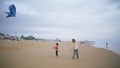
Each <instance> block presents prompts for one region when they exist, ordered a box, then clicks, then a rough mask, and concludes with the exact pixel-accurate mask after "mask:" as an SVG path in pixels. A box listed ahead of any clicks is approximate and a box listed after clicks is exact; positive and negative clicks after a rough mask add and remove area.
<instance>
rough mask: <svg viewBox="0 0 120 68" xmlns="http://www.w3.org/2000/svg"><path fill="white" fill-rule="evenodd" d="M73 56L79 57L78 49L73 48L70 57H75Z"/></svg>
mask: <svg viewBox="0 0 120 68" xmlns="http://www.w3.org/2000/svg"><path fill="white" fill-rule="evenodd" d="M75 56H76V58H77V59H78V58H79V53H78V49H74V50H73V57H72V58H73V59H75Z"/></svg>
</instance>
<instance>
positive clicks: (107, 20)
mask: <svg viewBox="0 0 120 68" xmlns="http://www.w3.org/2000/svg"><path fill="white" fill-rule="evenodd" d="M10 4H15V6H16V10H17V14H16V17H10V18H6V14H5V13H4V11H9V10H8V6H9V5H10ZM0 32H2V33H7V34H12V35H18V36H20V35H22V34H23V35H26V36H27V35H33V36H35V37H39V38H49V39H56V38H59V39H61V40H71V39H72V38H76V39H77V40H91V41H104V42H111V41H114V42H115V41H118V42H120V0H0Z"/></svg>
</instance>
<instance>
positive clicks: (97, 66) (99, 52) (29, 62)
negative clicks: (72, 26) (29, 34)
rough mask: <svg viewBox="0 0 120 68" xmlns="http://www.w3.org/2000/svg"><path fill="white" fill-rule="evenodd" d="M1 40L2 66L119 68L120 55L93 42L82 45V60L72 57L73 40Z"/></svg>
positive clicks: (10, 67) (24, 67) (80, 48)
mask: <svg viewBox="0 0 120 68" xmlns="http://www.w3.org/2000/svg"><path fill="white" fill-rule="evenodd" d="M55 43H56V42H40V41H3V40H0V68H120V55H119V54H116V53H113V52H112V51H110V50H106V49H103V48H95V47H93V46H91V45H84V44H82V45H80V47H79V56H80V58H79V59H72V51H71V50H70V49H71V48H72V45H71V43H70V42H59V44H60V45H59V56H58V57H56V56H55V51H54V49H53V46H54V45H55Z"/></svg>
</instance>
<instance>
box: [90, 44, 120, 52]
mask: <svg viewBox="0 0 120 68" xmlns="http://www.w3.org/2000/svg"><path fill="white" fill-rule="evenodd" d="M92 46H95V47H98V48H105V49H108V50H111V51H113V52H115V53H117V54H120V42H110V43H108V48H106V42H96V43H94V44H93V45H92Z"/></svg>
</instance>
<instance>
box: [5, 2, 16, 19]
mask: <svg viewBox="0 0 120 68" xmlns="http://www.w3.org/2000/svg"><path fill="white" fill-rule="evenodd" d="M8 9H9V12H6V11H5V13H6V14H7V16H6V17H7V18H8V17H16V7H15V5H14V4H11V5H9V7H8Z"/></svg>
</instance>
